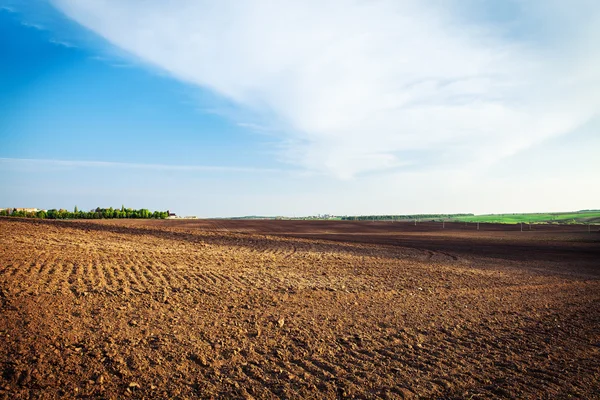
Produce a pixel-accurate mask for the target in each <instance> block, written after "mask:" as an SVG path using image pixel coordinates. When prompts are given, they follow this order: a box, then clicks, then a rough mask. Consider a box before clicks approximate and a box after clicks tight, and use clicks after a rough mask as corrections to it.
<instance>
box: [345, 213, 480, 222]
mask: <svg viewBox="0 0 600 400" xmlns="http://www.w3.org/2000/svg"><path fill="white" fill-rule="evenodd" d="M471 216H473V214H413V215H357V216H345V217H342V220H344V221H401V220H407V219H408V220H412V219H436V220H442V219H449V218H454V217H471Z"/></svg>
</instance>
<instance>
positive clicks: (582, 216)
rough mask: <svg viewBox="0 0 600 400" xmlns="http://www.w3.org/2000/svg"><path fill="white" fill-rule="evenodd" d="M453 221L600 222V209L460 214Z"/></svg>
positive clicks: (515, 222)
mask: <svg viewBox="0 0 600 400" xmlns="http://www.w3.org/2000/svg"><path fill="white" fill-rule="evenodd" d="M452 221H461V222H488V223H500V224H518V223H521V222H522V223H549V224H552V223H555V224H600V210H582V211H570V212H556V213H521V214H518V213H515V214H485V215H473V216H460V217H455V218H452Z"/></svg>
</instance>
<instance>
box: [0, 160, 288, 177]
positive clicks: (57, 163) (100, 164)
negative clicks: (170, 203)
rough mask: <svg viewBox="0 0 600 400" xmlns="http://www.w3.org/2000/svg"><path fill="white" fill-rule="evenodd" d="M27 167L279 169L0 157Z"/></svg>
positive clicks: (247, 170)
mask: <svg viewBox="0 0 600 400" xmlns="http://www.w3.org/2000/svg"><path fill="white" fill-rule="evenodd" d="M1 164H4V165H8V166H19V165H21V166H27V167H39V168H41V167H63V168H115V169H141V170H153V171H197V172H235V173H277V172H281V171H280V170H275V169H269V168H252V167H228V166H213V165H169V164H138V163H123V162H112V161H82V160H52V159H34V158H0V165H1Z"/></svg>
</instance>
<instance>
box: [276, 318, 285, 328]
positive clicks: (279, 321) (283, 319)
mask: <svg viewBox="0 0 600 400" xmlns="http://www.w3.org/2000/svg"><path fill="white" fill-rule="evenodd" d="M284 324H285V318H284V317H281V318H279V319H278V320H277V325H279V327H280V328H283V325H284Z"/></svg>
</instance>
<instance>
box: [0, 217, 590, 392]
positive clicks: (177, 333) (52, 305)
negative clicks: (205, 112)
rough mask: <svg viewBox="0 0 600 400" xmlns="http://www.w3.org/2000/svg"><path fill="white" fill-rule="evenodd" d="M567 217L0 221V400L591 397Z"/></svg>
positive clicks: (583, 279) (583, 306) (578, 270)
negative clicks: (499, 222)
mask: <svg viewBox="0 0 600 400" xmlns="http://www.w3.org/2000/svg"><path fill="white" fill-rule="evenodd" d="M599 278H600V233H599V232H591V233H588V232H587V228H584V227H581V226H580V227H577V226H574V227H553V226H534V227H533V230H532V231H528V230H527V231H525V232H520V231H519V229H518V228H515V227H514V226H496V225H483V224H482V228H481V230H480V231H477V230H476V228H475V226H474V225H463V224H446V229H441V227H440V224H436V223H423V224H418V226H416V227H415V226H413V225H412V224H410V223H394V224H392V223H369V222H320V221H315V222H308V221H218V220H215V221H99V222H82V221H36V220H23V219H21V220H18V219H8V218H2V219H0V308H1V316H0V398H2V397H4V398H10V399H13V398H14V399H25V398H59V397H67V398H72V397H81V398H123V397H125V396H127V397H130V398H190V397H200V398H246V399H250V398H257V399H258V398H260V399H262V398H266V399H269V398H291V399H294V398H331V399H333V398H392V399H393V398H398V399H400V398H467V399H477V398H589V399H591V398H600V279H599Z"/></svg>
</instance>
